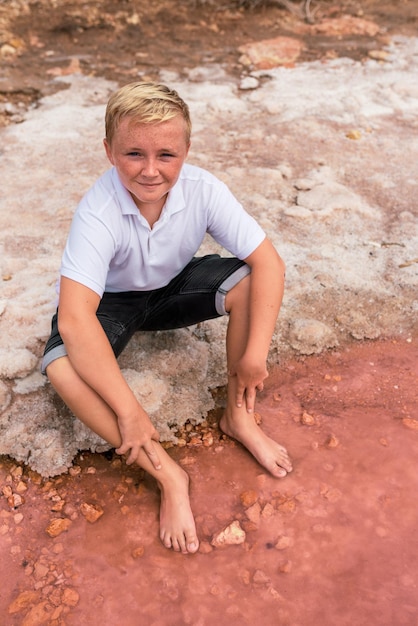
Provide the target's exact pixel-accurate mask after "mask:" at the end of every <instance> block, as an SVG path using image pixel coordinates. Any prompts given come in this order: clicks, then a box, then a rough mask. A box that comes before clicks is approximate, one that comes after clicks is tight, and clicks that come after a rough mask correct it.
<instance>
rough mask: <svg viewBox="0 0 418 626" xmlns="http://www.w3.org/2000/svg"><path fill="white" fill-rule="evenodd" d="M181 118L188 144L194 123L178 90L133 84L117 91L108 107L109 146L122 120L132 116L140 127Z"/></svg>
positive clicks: (160, 86)
mask: <svg viewBox="0 0 418 626" xmlns="http://www.w3.org/2000/svg"><path fill="white" fill-rule="evenodd" d="M177 115H181V116H182V117H183V119H184V121H185V126H186V141H187V143H190V135H191V131H192V123H191V119H190V111H189V107H188V106H187V104H186V103H185V102H184V100H182V98H180V96H179V95H178V93H177V91H174V89H170V88H169V87H167V86H166V85H161V84H159V83H152V82H135V83H129V84H128V85H125V86H124V87H121V88H120V89H118V90H117V91H115V92H114V93H113V94H112V95H111V96H110V98H109V101H108V103H107V107H106V115H105V128H106V139H107V141H108V143H109V144H111V143H112V139H113V137H114V135H115V132H116V130H117V128H118V126H119V123H120V121H121V120H122V118H124V117H127V116H129V117H130V118H131V119H132V120H134V121H136V122H138V123H140V124H156V123H158V122H166V121H168V120H171V119H173V117H176V116H177Z"/></svg>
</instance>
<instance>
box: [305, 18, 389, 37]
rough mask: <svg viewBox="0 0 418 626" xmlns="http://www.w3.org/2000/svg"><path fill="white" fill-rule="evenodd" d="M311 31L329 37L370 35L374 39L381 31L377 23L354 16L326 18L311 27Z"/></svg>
mask: <svg viewBox="0 0 418 626" xmlns="http://www.w3.org/2000/svg"><path fill="white" fill-rule="evenodd" d="M309 29H310V30H311V31H313V32H314V33H318V34H321V35H326V36H328V37H335V36H342V35H368V36H369V37H374V36H375V35H377V34H378V32H379V30H380V29H379V26H378V25H377V24H376V23H375V22H371V21H370V20H365V19H362V18H360V17H355V16H354V15H342V16H341V17H330V18H325V19H323V20H322V21H321V22H319V23H318V24H314V25H312V26H310V27H309Z"/></svg>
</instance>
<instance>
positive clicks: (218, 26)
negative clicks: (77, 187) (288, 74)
mask: <svg viewBox="0 0 418 626" xmlns="http://www.w3.org/2000/svg"><path fill="white" fill-rule="evenodd" d="M250 4H252V6H253V7H254V8H252V9H247V10H245V9H244V8H243V7H242V6H241V7H240V6H239V3H234V2H231V3H228V2H225V3H221V2H198V1H195V0H188V1H187V2H182V3H178V2H175V1H174V0H163V1H160V2H156V3H151V4H150V3H146V4H144V3H140V2H129V3H128V2H122V3H119V2H118V3H115V2H109V1H108V2H106V1H103V0H97V1H96V2H91V1H90V2H84V0H83V1H82V0H79V1H76V2H64V1H63V0H56V1H54V2H50V1H49V0H42V1H37V2H20V1H19V0H15V1H12V0H10V1H8V2H5V3H4V4H3V5H2V7H0V48H1V52H2V54H1V56H2V61H3V76H2V79H1V80H0V103H1V102H3V103H13V104H15V105H19V106H20V108H21V109H22V110H24V108H25V107H27V106H28V104H29V103H34V102H36V101H37V100H38V99H39V98H40V97H41V95H47V94H48V93H50V92H51V91H54V90H56V89H57V88H58V86H57V85H56V83H55V84H53V83H52V81H51V79H52V78H53V76H54V75H56V73H57V72H58V71H59V70H61V71H65V70H66V69H69V71H73V70H74V67H75V66H77V68H79V69H80V71H81V72H83V73H84V74H86V75H89V76H102V77H105V78H107V79H110V80H114V81H116V82H119V83H124V82H128V81H129V80H135V79H136V78H138V77H139V78H143V79H152V80H154V79H158V78H159V72H160V70H161V68H164V69H165V70H171V71H176V72H178V73H179V74H180V76H182V75H183V76H184V75H185V73H186V72H187V70H188V69H192V68H194V67H197V66H201V65H205V64H220V65H222V66H223V67H224V68H225V69H226V70H227V71H228V73H230V74H232V75H234V76H237V77H241V76H242V75H243V74H245V73H246V70H245V68H243V66H242V64H241V63H239V57H240V53H239V51H238V48H239V47H240V46H242V45H243V44H246V43H248V42H256V41H261V40H264V39H271V38H274V37H278V36H291V37H296V38H297V39H299V40H301V41H302V43H303V52H302V54H301V57H300V61H313V60H318V59H322V58H335V57H348V58H352V59H356V60H362V59H365V58H367V57H368V55H369V53H370V51H374V50H376V49H377V50H379V49H381V48H382V47H383V46H384V45H385V44H387V42H388V37H390V35H392V34H394V33H396V34H404V35H411V36H413V35H415V34H416V28H417V14H416V3H415V1H414V0H403V1H402V2H398V3H393V2H389V1H383V2H381V1H379V0H364V1H355V0H347V1H345V2H340V3H338V4H335V3H333V2H331V1H329V0H321V1H317V2H313V3H312V4H311V13H312V15H313V17H314V24H311V25H309V24H307V23H306V21H305V20H303V19H302V18H301V17H299V16H298V15H295V14H294V13H292V12H290V11H289V10H286V9H285V8H283V7H280V6H278V5H277V3H276V4H275V3H272V4H268V3H265V2H263V3H250ZM294 5H295V6H296V7H299V3H294ZM344 16H345V17H347V16H351V17H356V18H359V19H360V20H367V21H370V22H374V23H375V24H376V26H377V30H376V31H374V30H371V31H370V30H369V31H368V30H367V29H363V31H362V30H360V31H359V32H357V33H356V32H354V33H353V32H352V29H350V28H348V29H346V31H344V28H343V29H342V30H341V28H339V29H337V30H335V28H334V29H333V28H332V27H329V28H328V32H327V31H326V30H325V31H324V30H318V29H317V28H316V27H315V24H317V23H320V22H321V21H322V20H324V19H328V20H329V19H331V20H333V19H334V20H335V19H340V18H341V17H344ZM18 113H19V112H17V113H16V111H15V110H12V111H10V110H9V111H7V110H6V113H3V115H2V116H1V117H2V118H3V124H4V123H8V122H9V121H10V117H13V115H14V121H19V115H18Z"/></svg>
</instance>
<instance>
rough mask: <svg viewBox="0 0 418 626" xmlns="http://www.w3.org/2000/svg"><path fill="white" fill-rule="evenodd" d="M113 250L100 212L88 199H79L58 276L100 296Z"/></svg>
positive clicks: (108, 231) (113, 244) (112, 236)
mask: <svg viewBox="0 0 418 626" xmlns="http://www.w3.org/2000/svg"><path fill="white" fill-rule="evenodd" d="M114 253H115V239H114V235H113V234H112V229H111V228H110V225H109V224H107V223H106V220H105V219H104V216H103V212H97V211H93V209H92V207H90V206H89V202H88V201H87V200H86V199H84V200H82V201H81V203H80V205H79V207H78V209H77V211H76V213H75V215H74V218H73V221H72V224H71V228H70V232H69V235H68V239H67V244H66V246H65V250H64V254H63V257H62V262H61V276H65V277H66V278H70V279H71V280H74V281H76V282H78V283H81V284H82V285H85V286H86V287H88V288H89V289H92V290H93V291H94V292H95V293H97V294H98V295H99V296H100V297H102V295H103V293H104V290H105V285H106V279H107V275H108V272H109V266H110V263H111V260H112V258H113V256H114Z"/></svg>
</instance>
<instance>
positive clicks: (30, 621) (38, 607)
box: [21, 600, 52, 626]
mask: <svg viewBox="0 0 418 626" xmlns="http://www.w3.org/2000/svg"><path fill="white" fill-rule="evenodd" d="M51 609H52V607H51V605H50V604H49V602H48V600H44V601H43V602H39V604H35V606H33V607H32V608H31V609H30V611H29V613H27V614H26V615H25V618H24V620H23V621H22V622H21V624H22V626H38V625H40V624H48V623H51V622H50V618H51Z"/></svg>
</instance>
